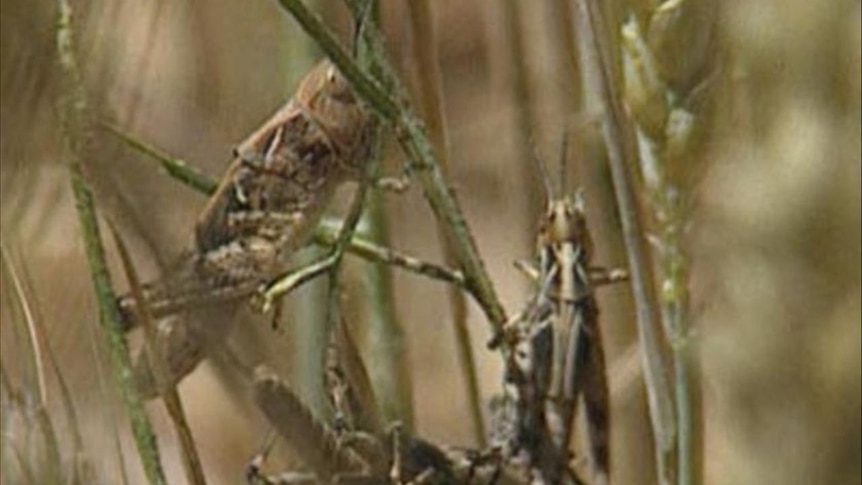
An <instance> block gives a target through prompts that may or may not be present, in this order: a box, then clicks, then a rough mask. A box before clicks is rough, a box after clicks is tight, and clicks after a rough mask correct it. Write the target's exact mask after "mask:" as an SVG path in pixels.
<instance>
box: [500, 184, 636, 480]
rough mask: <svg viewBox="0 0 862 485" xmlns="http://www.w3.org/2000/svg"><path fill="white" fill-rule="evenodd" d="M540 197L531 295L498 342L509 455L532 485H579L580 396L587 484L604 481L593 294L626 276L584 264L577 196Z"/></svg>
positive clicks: (605, 439)
mask: <svg viewBox="0 0 862 485" xmlns="http://www.w3.org/2000/svg"><path fill="white" fill-rule="evenodd" d="M546 185H549V184H546ZM548 194H549V196H548V204H547V210H546V212H545V214H544V216H543V217H542V219H541V223H540V226H539V231H538V235H537V239H536V256H537V260H538V267H537V268H532V267H529V266H525V267H524V268H523V269H525V270H526V271H527V273H528V274H529V275H530V276H531V277H532V278H533V279H534V280H535V281H536V283H537V290H536V292H535V293H534V295H533V296H532V298H531V299H530V302H529V303H528V305H527V307H526V309H525V310H524V311H522V312H521V313H520V314H519V315H517V316H515V317H514V318H513V320H512V321H510V322H509V324H507V330H506V331H505V333H507V334H508V336H507V337H504V338H508V339H510V343H511V344H512V348H513V349H514V351H513V352H512V353H511V356H510V358H509V362H508V364H507V374H508V375H507V379H508V381H509V382H510V383H511V384H513V385H512V386H510V389H509V391H510V394H509V395H510V396H514V397H513V400H514V401H515V406H514V407H515V414H516V416H515V420H516V425H515V429H514V431H513V434H514V437H513V439H512V441H513V443H511V448H512V450H511V453H512V454H513V455H517V454H518V453H521V454H522V455H525V456H524V458H525V461H526V465H527V468H528V469H529V474H530V475H531V477H532V480H533V481H534V482H536V483H555V484H556V483H581V482H580V480H579V479H578V478H577V476H576V475H575V473H574V471H573V470H572V469H571V467H570V465H569V461H570V456H569V441H570V437H571V432H572V425H573V421H574V418H575V415H576V407H577V401H578V398H580V397H582V398H583V400H584V404H585V408H586V409H585V410H586V420H587V423H586V424H587V435H588V441H589V452H590V453H589V454H590V455H591V461H592V465H593V469H594V472H595V473H594V476H595V480H594V482H593V483H607V481H608V478H609V474H610V463H609V449H608V448H609V436H610V435H609V425H610V422H609V418H610V416H609V403H608V384H607V377H606V371H605V355H604V350H603V347H602V341H601V329H600V327H599V322H598V306H597V304H596V299H595V296H594V290H595V288H596V287H597V286H599V285H601V284H607V283H610V282H614V281H619V280H621V279H624V278H625V277H626V275H625V272H624V271H622V270H606V269H604V268H598V267H592V266H591V261H592V255H593V243H592V239H591V238H590V234H589V231H588V228H587V222H586V215H585V211H584V202H583V197H582V194H581V192H578V193H576V194H575V196H574V197H553V196H551V191H550V190H548Z"/></svg>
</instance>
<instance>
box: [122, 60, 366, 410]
mask: <svg viewBox="0 0 862 485" xmlns="http://www.w3.org/2000/svg"><path fill="white" fill-rule="evenodd" d="M374 123H375V121H374V117H373V116H372V115H371V114H370V113H369V112H368V111H367V110H366V109H365V108H364V106H362V105H361V103H360V102H359V100H358V98H357V97H356V96H355V94H354V93H353V91H352V89H351V87H350V85H349V83H348V82H347V81H346V79H345V78H344V77H343V76H342V75H341V73H340V72H339V71H338V70H337V69H336V68H335V66H334V65H333V64H331V63H330V62H329V61H323V62H321V63H319V64H318V65H317V66H316V67H315V68H314V69H313V70H312V71H310V72H309V73H308V74H307V75H306V76H305V77H304V78H303V79H302V81H301V82H300V84H299V87H298V89H297V91H296V93H295V95H294V96H293V97H292V98H291V99H290V100H289V101H288V102H287V103H286V104H285V105H284V106H283V107H282V108H281V109H279V110H278V111H277V112H276V113H275V114H274V115H273V116H272V117H271V118H270V119H269V120H268V121H267V122H266V123H264V124H263V125H262V126H261V127H260V128H259V129H258V130H257V131H255V132H254V133H252V134H251V135H250V136H249V137H248V138H247V139H246V140H245V141H243V142H242V143H241V144H240V145H239V146H238V147H237V148H236V149H235V150H234V159H233V161H232V162H231V164H230V165H229V166H228V169H227V171H226V173H225V174H224V176H223V177H222V179H221V181H220V183H219V185H218V187H217V189H216V190H215V192H214V193H213V194H212V196H211V197H210V198H209V200H208V201H207V204H206V206H205V207H204V209H203V211H202V212H201V214H200V216H199V217H198V219H197V223H196V225H195V231H194V238H193V241H192V243H191V245H190V248H189V249H188V250H186V251H185V252H184V253H183V255H182V256H181V257H180V261H179V263H178V264H177V266H176V267H175V269H174V270H173V271H171V272H169V273H168V274H167V275H166V276H164V277H163V278H162V279H161V280H159V281H156V282H154V283H150V284H147V285H144V300H145V302H144V304H146V305H147V306H148V308H149V310H150V313H151V314H152V315H153V317H154V318H157V319H159V318H163V317H166V316H169V315H173V314H177V313H180V312H183V311H187V310H200V309H205V308H207V307H211V308H210V309H213V308H212V307H213V306H215V308H218V310H217V311H220V312H222V313H223V311H224V309H225V306H227V308H236V307H237V306H238V304H239V303H241V302H242V301H243V300H245V299H247V298H248V297H250V296H251V295H253V294H254V293H255V292H256V291H257V290H258V289H259V288H260V287H261V286H262V285H264V284H266V283H268V282H269V281H270V280H271V279H273V278H274V277H275V276H276V275H278V274H279V272H281V271H283V270H284V266H285V259H286V258H287V256H289V255H290V254H292V253H293V252H294V251H295V250H296V249H298V248H300V247H302V246H303V245H304V244H305V243H306V242H307V240H308V238H309V235H310V233H311V231H312V230H313V228H314V226H315V225H316V224H317V222H318V221H319V219H320V218H321V215H322V213H323V210H324V209H325V208H326V205H327V204H328V202H329V200H330V199H331V196H332V194H333V192H334V191H335V189H336V188H337V187H338V186H339V185H341V184H343V183H345V182H348V181H358V180H359V179H360V178H361V175H362V173H363V170H364V167H365V164H366V163H367V161H368V159H369V157H370V152H371V148H370V147H371V143H370V140H369V138H370V137H371V134H372V132H373V129H374ZM118 305H119V308H120V311H121V313H122V315H123V317H124V318H123V320H124V323H125V324H126V325H127V328H128V329H131V328H132V327H133V326H134V325H136V324H137V321H138V318H137V314H138V312H137V309H136V305H137V302H135V300H134V299H133V298H131V296H129V295H126V296H123V297H121V298H119V301H118ZM160 331H161V334H164V336H163V337H160V338H161V339H163V340H164V341H165V345H166V346H167V351H166V354H165V355H168V356H169V360H170V362H169V363H168V364H169V368H170V369H171V372H172V374H175V375H174V376H173V377H174V378H175V379H176V380H179V379H180V378H181V377H182V376H184V375H185V374H187V373H188V372H190V371H191V370H192V369H193V368H194V367H195V366H196V364H197V363H198V362H199V361H200V359H201V357H202V355H203V352H204V348H203V345H204V343H203V341H204V340H206V339H207V338H208V337H207V334H208V333H209V334H212V333H213V332H204V331H202V329H197V328H194V327H189V328H178V327H177V326H173V327H164V328H160ZM216 333H218V332H216ZM222 333H223V332H222ZM142 387H144V388H147V387H148V386H147V385H143V386H142ZM144 393H145V394H151V392H148V391H147V390H145V391H144Z"/></svg>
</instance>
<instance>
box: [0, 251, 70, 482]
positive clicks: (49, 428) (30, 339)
mask: <svg viewBox="0 0 862 485" xmlns="http://www.w3.org/2000/svg"><path fill="white" fill-rule="evenodd" d="M2 250H3V269H4V270H5V271H4V273H6V274H8V275H9V278H10V279H11V280H12V286H13V291H14V296H15V297H16V299H17V300H18V302H19V307H20V309H21V314H22V315H21V317H22V318H20V319H15V323H16V324H20V325H23V326H25V327H26V332H24V333H25V335H26V342H24V343H23V345H19V346H18V348H23V351H24V352H26V354H27V356H26V358H27V359H28V360H29V361H30V362H31V365H32V368H33V373H34V374H35V375H34V376H33V380H35V381H36V382H35V385H34V383H32V382H28V381H29V380H28V379H24V380H23V386H24V388H25V389H27V390H28V391H27V392H26V393H20V392H16V393H15V394H16V395H17V396H19V399H16V400H15V402H16V406H15V407H21V408H22V410H21V412H20V414H21V415H22V416H25V420H27V421H30V420H31V419H32V420H34V421H35V423H28V424H30V425H31V426H28V427H30V428H31V429H32V430H33V434H35V432H36V431H38V435H39V436H41V439H42V442H41V443H40V444H42V445H43V446H44V449H45V454H44V456H43V457H42V458H43V459H44V460H45V463H44V466H43V467H42V468H41V469H40V470H41V471H40V476H42V477H43V479H44V480H46V481H50V482H54V481H56V482H59V481H60V479H61V476H62V472H61V468H62V460H61V458H60V447H59V444H58V441H57V434H56V432H55V431H54V426H53V424H52V422H51V417H50V415H49V414H48V409H47V393H46V388H45V387H44V380H45V375H44V363H43V360H44V358H43V357H42V349H41V348H42V346H43V345H44V343H43V342H41V340H43V339H40V338H39V337H40V335H44V334H42V333H41V332H40V328H38V326H37V325H38V322H37V320H36V318H35V315H34V313H33V310H32V307H31V306H30V305H29V303H28V301H27V299H26V298H25V293H24V287H23V282H22V280H21V278H20V277H19V275H18V273H17V272H16V271H15V268H14V266H13V265H12V261H11V258H10V256H9V255H8V251H7V250H6V248H5V244H3V245H2ZM21 320H23V322H22V321H21ZM17 326H18V325H15V327H17ZM16 334H17V332H16ZM46 350H47V347H46ZM3 376H4V380H3V385H4V387H6V388H7V389H9V390H10V392H11V387H10V386H11V383H10V382H8V380H7V379H6V375H5V370H4V373H3ZM32 389H35V392H33V393H31V392H30V390H32ZM31 394H34V395H35V396H34V397H32V398H31V397H30V395H31ZM25 395H26V396H27V397H28V398H26V399H25V398H24V396H25ZM3 410H4V412H8V410H7V409H6V408H5V407H4V408H3ZM27 438H28V440H29V439H30V433H28V435H27ZM6 439H9V438H6ZM3 445H4V446H5V445H6V443H3ZM13 446H15V445H13ZM30 456H31V458H30V459H29V460H30V461H31V462H34V463H35V462H36V460H35V459H34V458H32V455H30Z"/></svg>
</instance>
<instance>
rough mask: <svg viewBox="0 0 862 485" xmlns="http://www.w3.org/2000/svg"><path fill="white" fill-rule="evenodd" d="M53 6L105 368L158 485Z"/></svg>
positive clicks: (85, 124)
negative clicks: (111, 375)
mask: <svg viewBox="0 0 862 485" xmlns="http://www.w3.org/2000/svg"><path fill="white" fill-rule="evenodd" d="M57 4H58V5H57V7H58V20H57V51H58V57H59V68H60V75H61V79H62V81H63V83H64V87H63V93H62V95H63V98H62V101H61V103H60V108H59V109H60V115H61V117H62V118H63V120H64V124H63V134H64V137H65V138H66V142H67V145H68V146H69V147H70V148H71V156H72V163H70V164H69V171H70V175H71V184H72V191H73V194H74V197H75V207H76V209H77V212H78V218H79V221H80V224H81V233H82V236H83V238H84V247H85V250H86V253H87V260H88V263H89V266H90V274H91V278H92V281H93V286H94V289H95V292H96V298H97V301H98V306H99V322H100V324H101V327H102V331H103V335H104V337H105V339H106V340H107V346H108V349H109V354H110V359H111V364H112V368H113V370H114V373H115V377H116V379H117V384H118V387H119V389H120V394H121V396H122V399H123V403H124V404H125V406H126V409H127V411H128V412H129V418H130V419H131V421H132V431H133V435H134V438H135V444H136V445H137V448H138V454H139V456H140V458H141V462H142V464H143V466H144V472H145V474H146V476H147V479H148V480H149V482H150V483H151V484H153V485H155V484H159V485H161V484H164V483H166V482H165V475H164V471H163V470H162V464H161V462H160V459H159V451H158V446H157V444H156V438H155V434H154V432H153V429H152V426H151V424H150V421H149V418H148V417H147V413H146V409H145V408H144V403H143V401H142V400H141V398H140V396H139V395H138V391H137V389H136V384H135V381H134V378H133V376H134V372H133V370H132V362H131V358H130V356H129V351H128V348H127V347H126V340H125V335H124V332H123V330H122V325H121V323H120V314H119V310H118V309H117V306H116V304H115V302H116V295H115V294H114V291H113V286H112V284H111V277H110V274H109V273H108V268H107V265H106V264H105V252H104V248H103V246H102V241H101V237H100V232H99V224H98V221H97V219H96V211H95V207H94V205H93V194H92V192H91V191H90V188H89V187H88V186H87V184H86V183H85V182H84V176H83V172H82V164H83V163H84V161H85V159H86V157H87V156H88V155H89V153H88V147H87V144H88V140H89V137H90V136H91V129H92V121H91V120H90V118H89V116H88V114H89V113H88V112H87V100H86V97H85V94H84V87H83V84H82V81H81V74H80V70H79V69H78V63H77V59H76V58H75V52H74V47H73V39H72V28H71V17H72V10H71V7H70V6H69V4H68V2H67V1H66V0H58V2H57Z"/></svg>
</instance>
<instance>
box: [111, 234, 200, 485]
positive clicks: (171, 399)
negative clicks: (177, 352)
mask: <svg viewBox="0 0 862 485" xmlns="http://www.w3.org/2000/svg"><path fill="white" fill-rule="evenodd" d="M108 228H109V229H110V230H111V235H112V236H113V238H114V242H115V244H116V246H117V252H118V253H119V256H120V262H121V263H122V266H123V270H124V271H125V273H126V279H127V280H128V282H129V287H130V289H131V293H132V296H133V298H134V299H135V301H136V302H137V306H136V309H137V311H138V312H139V313H140V314H139V315H138V318H139V321H140V322H142V326H143V327H144V337H145V340H146V347H145V349H146V352H147V361H148V362H149V363H150V369H151V370H152V372H153V375H154V377H155V382H156V388H157V389H158V392H159V394H160V395H161V397H162V400H163V401H164V403H165V408H166V409H167V411H168V416H170V418H171V422H172V423H173V425H174V431H176V433H177V437H178V438H179V441H180V451H181V452H182V453H181V455H182V461H183V470H184V471H185V474H186V480H188V482H189V483H190V484H193V485H204V484H205V483H206V479H205V478H204V471H203V466H202V465H201V460H200V457H199V456H198V453H197V447H196V446H195V441H194V437H193V436H192V431H191V428H189V425H188V421H187V420H186V413H185V411H184V410H183V403H182V400H180V395H179V393H178V392H177V389H176V387H175V386H174V385H173V384H171V378H170V372H169V371H168V367H167V360H168V357H167V356H166V355H165V349H164V348H163V346H162V345H159V341H158V336H157V333H158V328H157V324H156V322H155V320H154V319H153V316H152V314H151V312H150V310H149V308H148V307H147V305H146V303H145V302H146V299H145V298H144V294H143V289H142V288H141V282H140V279H139V278H138V275H137V271H135V268H134V265H133V263H132V258H131V257H130V256H129V252H128V250H127V249H126V244H125V243H124V242H123V239H122V238H121V237H120V235H119V233H118V232H117V230H116V228H115V227H114V226H113V225H112V224H110V223H109V224H108Z"/></svg>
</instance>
